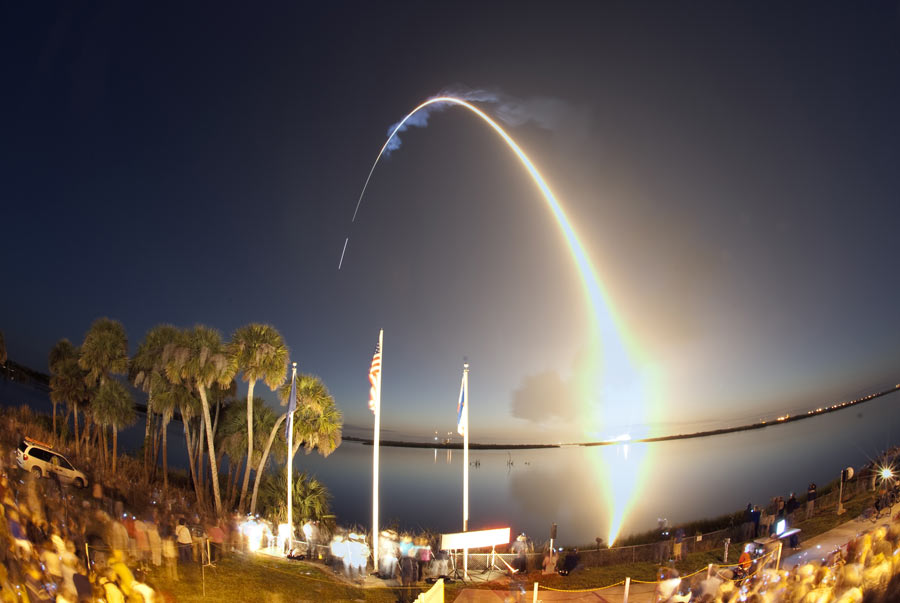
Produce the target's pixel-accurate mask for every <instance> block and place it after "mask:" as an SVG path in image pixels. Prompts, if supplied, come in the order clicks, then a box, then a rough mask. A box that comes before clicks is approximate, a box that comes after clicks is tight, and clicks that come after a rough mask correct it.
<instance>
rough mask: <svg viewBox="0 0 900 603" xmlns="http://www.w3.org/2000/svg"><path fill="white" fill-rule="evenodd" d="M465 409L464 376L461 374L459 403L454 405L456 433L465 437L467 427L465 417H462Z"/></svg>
mask: <svg viewBox="0 0 900 603" xmlns="http://www.w3.org/2000/svg"><path fill="white" fill-rule="evenodd" d="M465 408H466V375H465V374H463V380H462V383H461V384H460V385H459V402H458V403H457V404H456V431H457V432H459V435H466V429H468V427H469V426H468V425H466V421H465V417H464V416H463V411H464V410H465Z"/></svg>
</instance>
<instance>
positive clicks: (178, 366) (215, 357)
mask: <svg viewBox="0 0 900 603" xmlns="http://www.w3.org/2000/svg"><path fill="white" fill-rule="evenodd" d="M186 335H187V337H186V338H183V340H182V341H181V342H179V344H177V348H176V349H174V350H173V351H172V353H171V354H167V356H169V358H170V359H169V361H168V362H167V364H166V375H167V376H168V377H169V380H170V381H172V382H173V383H185V384H189V385H190V386H191V387H192V388H194V389H196V390H197V393H199V394H200V406H201V409H202V411H203V424H204V426H205V428H206V440H207V450H208V451H209V469H210V473H211V478H212V486H213V500H214V502H215V505H216V515H217V516H219V517H221V516H222V498H221V494H220V493H219V471H218V467H217V465H216V450H215V439H214V437H213V432H212V419H211V417H210V414H209V399H208V397H207V390H208V389H209V388H210V387H211V386H212V385H214V384H216V385H219V386H223V385H226V386H227V385H228V384H229V383H230V382H231V380H232V379H233V378H234V373H235V368H234V364H233V362H232V361H231V358H229V355H228V354H226V349H225V345H224V344H223V343H222V336H221V335H219V332H218V331H216V330H215V329H210V328H209V327H205V326H202V325H197V326H196V327H194V328H193V329H192V330H191V331H189V332H188V333H186ZM180 339H182V338H180Z"/></svg>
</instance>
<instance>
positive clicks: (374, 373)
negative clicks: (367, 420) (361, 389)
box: [369, 342, 381, 412]
mask: <svg viewBox="0 0 900 603" xmlns="http://www.w3.org/2000/svg"><path fill="white" fill-rule="evenodd" d="M380 380H381V342H378V343H376V344H375V355H374V356H372V366H371V367H370V368H369V383H371V384H372V387H370V388H369V410H371V411H372V412H375V397H376V396H377V395H378V382H379V381H380Z"/></svg>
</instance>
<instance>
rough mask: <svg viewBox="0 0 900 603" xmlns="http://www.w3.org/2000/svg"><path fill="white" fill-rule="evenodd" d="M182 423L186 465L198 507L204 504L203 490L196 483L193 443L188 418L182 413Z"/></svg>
mask: <svg viewBox="0 0 900 603" xmlns="http://www.w3.org/2000/svg"><path fill="white" fill-rule="evenodd" d="M182 425H184V441H185V445H186V446H187V453H188V466H189V467H190V469H191V481H192V482H193V483H194V494H196V495H197V504H198V505H199V506H200V507H203V506H205V505H204V504H203V491H202V490H201V489H200V485H199V484H198V483H197V472H196V471H195V470H194V452H193V444H192V443H191V433H190V431H189V430H188V420H187V419H185V418H184V415H182Z"/></svg>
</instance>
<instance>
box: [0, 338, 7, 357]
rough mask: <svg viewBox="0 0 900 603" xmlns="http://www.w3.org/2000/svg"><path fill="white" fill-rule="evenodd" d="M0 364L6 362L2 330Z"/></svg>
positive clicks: (4, 340)
mask: <svg viewBox="0 0 900 603" xmlns="http://www.w3.org/2000/svg"><path fill="white" fill-rule="evenodd" d="M0 364H6V339H4V338H3V331H0Z"/></svg>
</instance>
